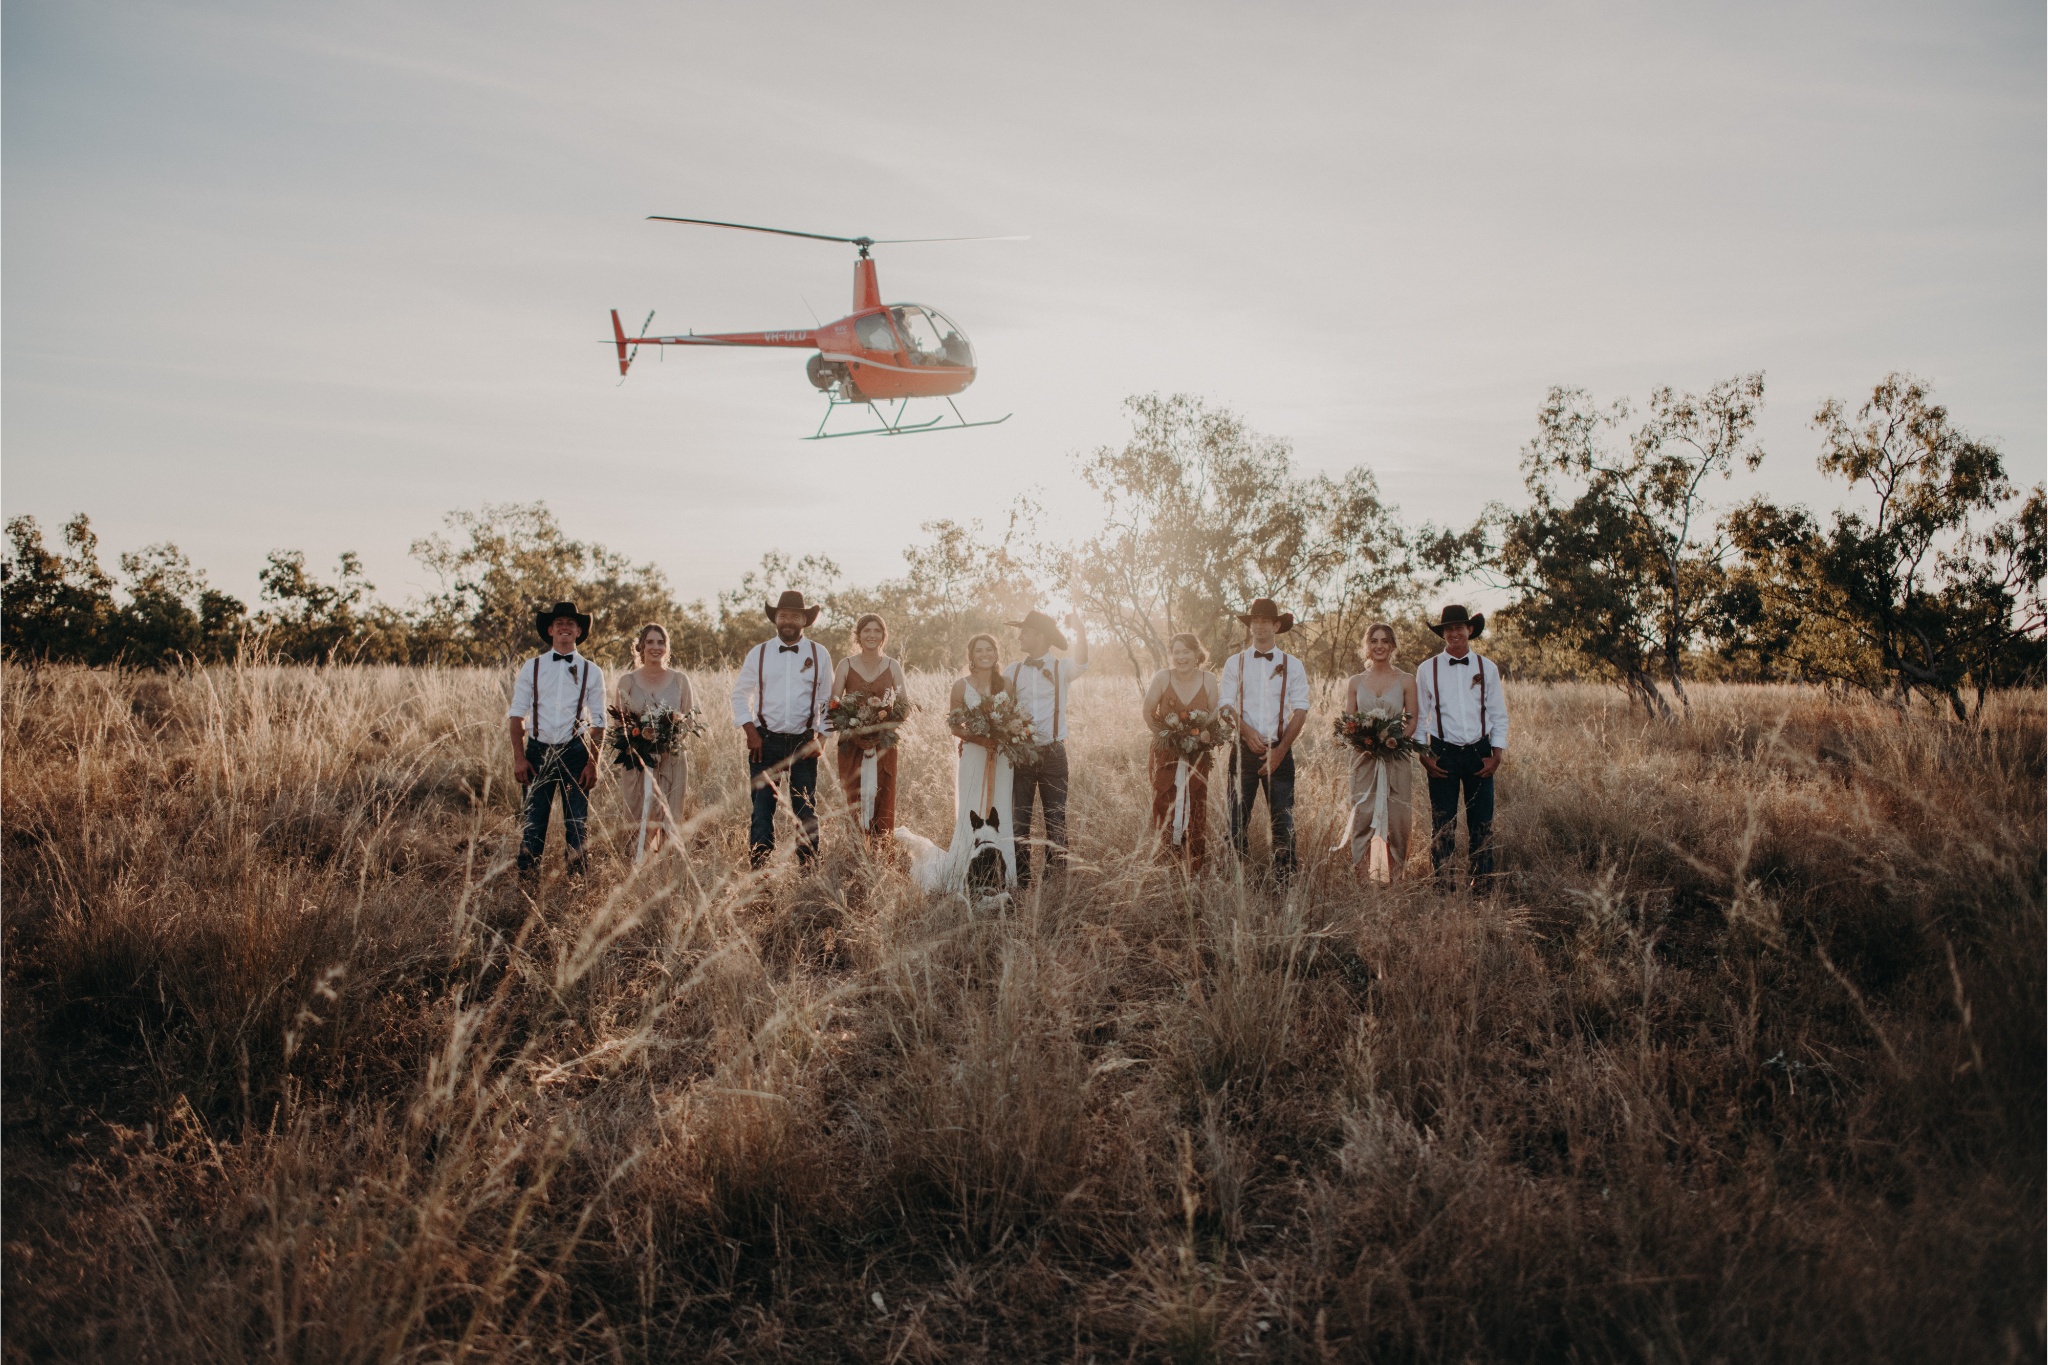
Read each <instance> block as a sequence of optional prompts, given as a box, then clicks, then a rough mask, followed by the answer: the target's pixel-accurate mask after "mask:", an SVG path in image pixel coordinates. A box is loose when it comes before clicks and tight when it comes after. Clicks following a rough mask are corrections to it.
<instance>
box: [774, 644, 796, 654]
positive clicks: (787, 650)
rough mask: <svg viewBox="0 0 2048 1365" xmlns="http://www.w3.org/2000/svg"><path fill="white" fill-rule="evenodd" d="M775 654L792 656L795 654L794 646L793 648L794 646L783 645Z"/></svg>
mask: <svg viewBox="0 0 2048 1365" xmlns="http://www.w3.org/2000/svg"><path fill="white" fill-rule="evenodd" d="M776 653H778V654H794V653H796V646H795V645H783V646H782V647H781V648H780V649H778V650H777V651H776Z"/></svg>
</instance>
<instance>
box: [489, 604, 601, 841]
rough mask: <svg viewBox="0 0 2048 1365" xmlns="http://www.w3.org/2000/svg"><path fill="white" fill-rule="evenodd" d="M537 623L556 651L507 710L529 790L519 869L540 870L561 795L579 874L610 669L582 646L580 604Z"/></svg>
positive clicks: (527, 677)
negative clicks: (594, 660) (588, 656)
mask: <svg viewBox="0 0 2048 1365" xmlns="http://www.w3.org/2000/svg"><path fill="white" fill-rule="evenodd" d="M533 625H534V629H535V630H537V631H539V632H540V638H541V639H543V640H545V641H547V642H548V644H549V646H550V648H548V649H547V650H544V651H543V652H542V653H541V654H540V656H539V657H537V658H534V659H529V660H528V661H527V662H526V663H525V664H523V665H521V667H520V669H519V672H518V674H517V675H516V676H515V677H514V678H513V680H512V705H511V706H510V707H509V708H508V709H507V710H506V712H505V724H506V728H507V729H509V730H510V731H511V734H512V775H513V776H514V777H516V778H518V779H519V784H520V786H521V787H523V788H524V789H525V792H526V801H525V811H524V818H525V824H524V829H523V832H522V834H521V836H520V841H519V870H520V872H522V873H529V874H530V873H531V872H532V871H533V870H534V869H535V868H536V867H538V866H539V865H540V855H541V850H542V849H544V848H545V847H546V846H547V840H548V820H549V818H550V817H551V816H552V815H553V814H554V808H555V796H556V793H558V792H559V793H560V794H561V798H562V838H563V840H564V841H565V843H566V844H567V863H568V870H569V871H570V872H572V873H580V872H582V871H583V838H584V833H585V830H586V829H587V827H588V824H589V815H590V789H591V788H592V787H594V786H596V785H597V755H598V754H599V753H601V752H602V751H603V748H604V714H605V713H604V670H603V669H601V668H599V667H598V666H597V665H596V664H594V663H592V662H591V661H590V660H588V659H586V658H584V657H583V655H582V654H581V653H580V652H578V650H577V648H576V647H577V646H578V645H579V644H581V643H582V642H583V638H584V637H585V636H587V635H589V634H590V615H589V613H587V612H580V611H578V610H576V604H575V603H574V602H557V603H555V605H553V606H552V607H548V608H546V609H545V610H542V611H538V612H535V613H534V617H533Z"/></svg>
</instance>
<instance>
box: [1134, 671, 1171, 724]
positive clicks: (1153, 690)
mask: <svg viewBox="0 0 2048 1365" xmlns="http://www.w3.org/2000/svg"><path fill="white" fill-rule="evenodd" d="M1165 695H1166V670H1165V669H1163V668H1162V669H1160V670H1159V671H1158V672H1157V673H1154V674H1153V675H1152V681H1151V682H1148V683H1146V684H1145V695H1144V697H1143V699H1142V700H1140V701H1139V703H1138V708H1139V714H1140V715H1142V716H1143V717H1144V720H1145V728H1146V729H1147V730H1150V729H1151V728H1152V712H1153V709H1154V708H1155V707H1157V706H1158V705H1159V699H1160V698H1161V697H1163V696H1165Z"/></svg>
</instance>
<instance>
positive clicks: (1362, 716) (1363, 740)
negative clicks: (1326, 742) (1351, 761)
mask: <svg viewBox="0 0 2048 1365" xmlns="http://www.w3.org/2000/svg"><path fill="white" fill-rule="evenodd" d="M1331 729H1332V731H1333V732H1334V733H1335V734H1336V736H1337V738H1339V739H1341V740H1343V741H1344V742H1345V743H1346V744H1349V745H1350V746H1351V747H1352V748H1354V749H1356V750H1358V752H1360V753H1362V754H1379V755H1380V756H1382V757H1384V758H1394V757H1397V756H1399V755H1401V754H1416V753H1421V752H1422V746H1421V745H1420V744H1417V743H1416V742H1415V741H1414V740H1413V739H1410V738H1409V737H1408V713H1407V712H1406V711H1389V710H1388V709H1387V708H1386V707H1384V706H1375V707H1373V708H1372V709H1371V710H1368V711H1346V712H1344V713H1343V714H1342V715H1340V716H1338V717H1337V720H1336V723H1335V724H1334V725H1333V726H1332V727H1331Z"/></svg>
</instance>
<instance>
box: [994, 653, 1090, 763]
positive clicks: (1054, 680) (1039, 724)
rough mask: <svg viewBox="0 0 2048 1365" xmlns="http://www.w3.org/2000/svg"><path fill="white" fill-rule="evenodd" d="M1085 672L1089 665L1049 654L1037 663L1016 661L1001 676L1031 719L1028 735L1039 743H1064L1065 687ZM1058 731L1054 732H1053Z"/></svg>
mask: <svg viewBox="0 0 2048 1365" xmlns="http://www.w3.org/2000/svg"><path fill="white" fill-rule="evenodd" d="M1087 671H1088V665H1086V664H1077V663H1075V662H1074V661H1073V660H1071V659H1061V658H1057V657H1055V656H1053V655H1051V654H1047V655H1044V656H1042V657H1040V658H1039V659H1038V660H1037V662H1035V663H1034V662H1033V661H1032V660H1030V659H1019V660H1018V661H1017V662H1016V663H1013V664H1011V665H1010V666H1009V668H1008V669H1007V670H1005V672H1004V676H1005V677H1007V678H1009V680H1010V691H1011V692H1013V693H1014V694H1015V695H1016V697H1017V704H1018V705H1019V706H1020V707H1022V708H1023V709H1024V713H1025V714H1026V715H1028V716H1030V717H1031V733H1032V734H1034V735H1036V736H1038V742H1039V743H1040V744H1063V743H1065V742H1066V738H1067V719H1068V717H1067V688H1068V687H1069V686H1071V685H1072V683H1073V681H1074V679H1076V678H1078V677H1080V676H1081V675H1082V674H1083V673H1086V672H1087ZM1055 732H1057V733H1055Z"/></svg>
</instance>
